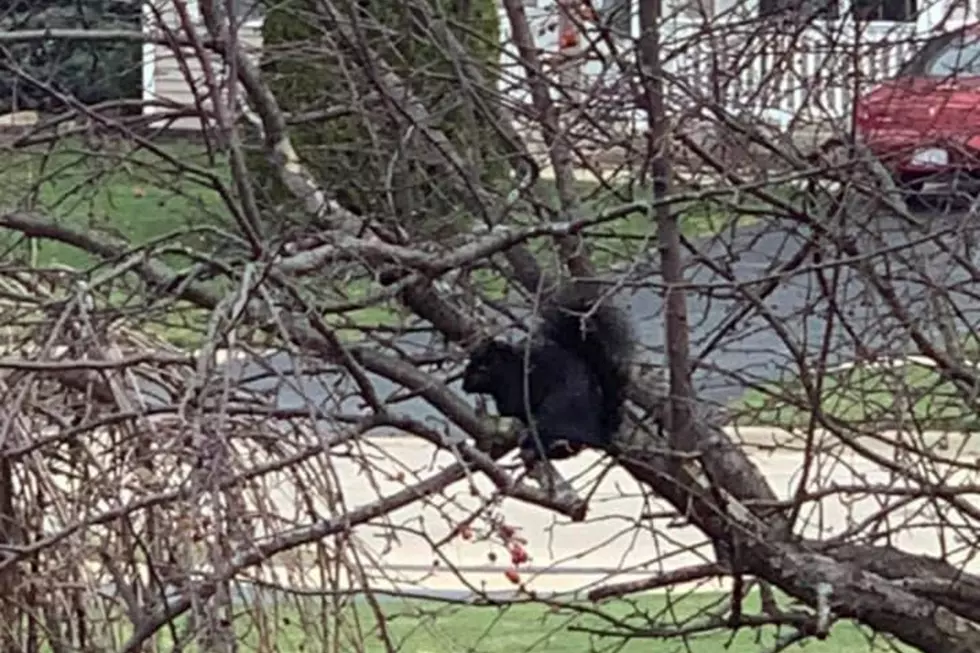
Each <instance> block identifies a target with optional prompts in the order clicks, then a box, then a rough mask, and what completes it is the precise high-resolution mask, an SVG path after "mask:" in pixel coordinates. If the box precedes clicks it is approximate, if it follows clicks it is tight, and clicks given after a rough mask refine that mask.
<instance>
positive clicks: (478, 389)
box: [463, 340, 520, 394]
mask: <svg viewBox="0 0 980 653" xmlns="http://www.w3.org/2000/svg"><path fill="white" fill-rule="evenodd" d="M515 362H517V363H519V362H520V361H519V359H518V358H517V356H516V355H515V351H514V346H513V345H511V344H509V343H506V342H500V341H498V340H484V341H483V342H481V343H480V344H478V345H477V346H476V347H474V348H473V349H472V350H471V351H470V360H469V362H468V363H467V364H466V369H464V370H463V391H464V392H470V393H481V394H491V393H492V392H493V391H494V389H496V388H498V387H499V386H500V383H501V382H506V380H505V379H506V376H507V374H508V372H509V371H510V367H511V366H512V364H514V363H515Z"/></svg>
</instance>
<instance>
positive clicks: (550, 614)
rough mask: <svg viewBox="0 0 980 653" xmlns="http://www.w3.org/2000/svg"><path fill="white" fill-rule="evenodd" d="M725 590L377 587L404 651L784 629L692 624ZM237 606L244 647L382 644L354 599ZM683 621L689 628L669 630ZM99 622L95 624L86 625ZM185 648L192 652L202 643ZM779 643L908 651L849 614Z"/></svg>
mask: <svg viewBox="0 0 980 653" xmlns="http://www.w3.org/2000/svg"><path fill="white" fill-rule="evenodd" d="M725 600H726V595H723V594H714V593H700V594H693V595H682V594H680V593H675V594H674V595H673V597H672V598H671V599H670V600H668V599H667V598H666V595H663V594H651V595H647V596H640V597H634V598H633V599H631V600H618V601H609V602H606V603H605V604H602V605H594V604H590V603H580V604H577V605H573V607H571V608H569V607H555V608H552V607H548V606H545V605H542V604H540V603H524V604H515V605H510V606H479V607H477V606H467V605H460V604H447V603H443V602H436V601H424V600H418V599H386V598H384V597H379V601H378V604H379V605H380V607H381V611H382V614H383V615H384V622H383V623H384V633H385V634H386V636H387V638H388V639H389V641H390V642H391V643H392V644H393V646H394V647H395V649H396V650H398V651H401V652H403V653H460V652H461V651H465V652H467V653H517V652H523V651H527V652H532V651H533V652H535V653H581V652H583V651H610V652H613V651H622V652H624V653H651V652H653V653H668V652H675V651H676V652H678V653H680V652H681V651H684V652H686V653H717V652H718V651H727V652H729V653H758V652H760V651H769V650H772V649H773V647H774V644H775V643H776V641H777V638H780V637H785V636H787V635H788V634H790V632H791V631H789V630H788V629H786V628H783V629H782V630H777V629H776V628H774V627H766V628H761V629H748V628H743V629H741V630H739V631H738V633H737V634H735V635H734V637H733V636H732V635H731V633H730V631H728V630H726V629H720V630H715V631H711V632H704V631H703V630H702V632H699V633H696V634H695V633H693V631H694V630H695V628H696V627H697V626H699V625H702V624H704V619H705V616H704V615H705V614H707V613H708V612H715V613H716V612H718V611H720V610H721V609H723V607H724V605H726V604H725ZM758 611H759V601H758V599H757V598H756V596H755V595H750V596H749V597H748V598H747V599H746V600H745V601H744V603H743V613H744V614H746V615H755V614H758ZM236 614H237V617H236V618H235V620H234V627H235V631H236V635H237V639H238V641H239V644H240V646H239V649H238V650H241V651H278V652H280V653H300V652H306V651H323V650H329V651H333V650H339V651H364V652H365V653H383V652H384V651H385V650H386V648H385V645H384V642H383V638H382V631H381V629H379V628H378V624H379V620H378V619H377V618H376V615H375V613H374V612H373V611H372V610H371V609H370V608H369V606H368V604H367V602H366V601H364V600H361V599H358V600H355V601H353V602H352V603H351V604H348V606H347V607H339V608H338V607H335V606H334V605H332V604H330V603H329V602H327V601H324V602H322V603H321V602H316V601H312V600H303V601H299V602H297V601H289V602H287V601H281V602H279V603H276V604H271V603H265V604H263V605H262V607H261V608H255V607H251V608H250V607H248V606H244V605H240V606H239V607H238V608H237V609H236ZM336 615H340V617H339V618H338V617H336ZM600 615H601V616H600ZM185 625H186V618H184V617H182V618H180V619H178V620H176V621H175V623H174V626H175V627H176V628H175V629H174V630H175V631H176V632H178V633H180V632H185V631H184V628H185ZM682 629H687V630H688V631H689V632H691V633H692V634H688V635H687V636H686V637H680V636H678V635H676V634H675V635H673V636H669V634H670V633H677V632H678V631H680V630H682ZM99 630H100V629H99V628H98V627H95V628H93V629H92V632H93V633H96V632H99ZM112 630H113V632H116V633H119V640H117V641H116V642H100V644H101V645H103V646H104V647H105V650H115V648H117V647H118V645H119V642H120V641H121V640H122V639H124V638H125V637H126V636H128V634H129V633H130V632H131V630H130V629H128V628H119V629H115V628H114V629H112ZM596 631H604V632H603V633H602V634H598V633H597V632H596ZM103 632H104V631H103ZM171 632H172V631H171V630H170V629H169V628H165V629H163V630H162V631H160V633H159V635H158V637H157V643H158V644H159V645H160V650H170V646H172V644H173V637H172V636H171ZM610 633H611V634H610ZM624 635H627V636H626V637H624ZM97 640H98V636H97V635H95V641H97ZM332 645H336V647H337V648H333V647H332ZM183 650H185V651H187V652H188V653H198V652H199V651H201V650H202V649H201V648H198V647H187V648H185V649H183ZM782 650H784V651H788V652H790V653H795V652H800V653H802V652H804V651H805V652H806V653H859V652H861V653H874V652H881V653H884V652H885V651H891V652H896V651H897V652H898V653H911V652H912V651H913V649H911V648H909V647H906V646H903V645H892V644H891V643H889V642H888V641H885V639H884V638H882V637H872V636H871V634H870V633H869V631H868V630H867V629H864V628H861V627H859V626H857V625H856V624H854V623H853V622H847V621H844V622H838V623H837V624H835V626H834V627H833V629H832V630H831V632H830V635H829V637H828V638H827V639H826V640H824V641H819V640H815V639H811V640H807V641H806V642H805V643H794V644H792V645H790V646H788V647H787V648H784V649H782Z"/></svg>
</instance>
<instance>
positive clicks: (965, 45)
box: [854, 25, 980, 190]
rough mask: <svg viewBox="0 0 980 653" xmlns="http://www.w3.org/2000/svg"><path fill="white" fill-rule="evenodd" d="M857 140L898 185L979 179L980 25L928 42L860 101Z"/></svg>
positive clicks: (959, 184)
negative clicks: (894, 74)
mask: <svg viewBox="0 0 980 653" xmlns="http://www.w3.org/2000/svg"><path fill="white" fill-rule="evenodd" d="M854 126H855V132H856V135H857V137H858V139H859V140H860V141H862V142H863V143H864V144H865V145H867V146H868V147H869V149H870V150H871V152H872V153H874V154H875V155H876V156H877V157H879V158H880V159H881V161H882V162H883V163H884V164H885V167H886V168H888V169H889V170H890V171H891V172H892V173H893V174H894V175H895V178H896V181H897V182H899V183H900V185H902V186H904V187H906V188H908V189H910V190H920V189H921V188H922V186H923V185H924V183H925V182H926V181H930V182H931V181H936V182H940V183H946V184H949V183H951V182H952V183H955V185H956V187H957V188H962V187H963V185H964V182H966V184H967V185H970V186H972V185H973V182H976V183H977V184H980V25H971V26H968V27H964V28H961V29H958V30H955V31H953V32H949V33H947V34H943V35H941V36H937V37H935V38H932V39H930V40H928V41H927V42H926V43H925V45H924V46H923V47H922V48H921V49H920V50H919V51H918V53H916V54H915V56H913V57H912V59H911V60H910V61H908V63H906V64H905V65H904V66H902V68H901V70H899V73H898V75H897V76H896V77H895V78H894V79H892V80H890V81H888V82H886V83H884V84H881V85H880V86H878V87H877V88H875V89H874V90H872V91H871V92H870V93H868V94H867V95H865V96H864V97H862V98H860V99H859V100H858V102H857V104H856V106H855V112H854Z"/></svg>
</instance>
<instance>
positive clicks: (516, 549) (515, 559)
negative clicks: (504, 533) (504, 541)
mask: <svg viewBox="0 0 980 653" xmlns="http://www.w3.org/2000/svg"><path fill="white" fill-rule="evenodd" d="M510 561H511V562H512V563H513V564H514V566H517V565H520V564H521V563H524V562H527V561H528V555H527V551H526V550H525V549H524V547H523V546H521V545H520V544H514V545H513V546H511V547H510Z"/></svg>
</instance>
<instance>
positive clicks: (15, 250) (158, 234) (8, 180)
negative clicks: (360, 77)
mask: <svg viewBox="0 0 980 653" xmlns="http://www.w3.org/2000/svg"><path fill="white" fill-rule="evenodd" d="M160 147H161V149H163V150H164V152H165V153H166V154H169V155H170V156H172V157H173V158H174V159H175V162H171V161H167V160H166V159H165V158H162V157H160V156H158V155H157V154H155V153H153V152H150V151H148V150H144V149H135V148H134V146H132V145H118V144H117V145H115V146H114V148H115V149H107V150H106V151H103V152H93V151H91V150H90V148H88V147H87V146H86V145H85V144H84V143H83V141H81V140H80V139H65V140H63V141H61V142H59V143H58V144H57V145H56V146H54V147H51V148H39V147H38V148H32V149H29V150H27V149H25V150H17V151H7V152H5V156H4V157H2V159H0V191H2V192H3V194H4V197H5V198H6V200H7V203H8V205H10V204H15V205H16V206H17V207H18V208H21V209H28V210H37V211H38V212H40V213H42V214H44V215H45V216H48V217H53V218H55V219H56V220H57V221H59V222H61V223H63V224H65V225H68V226H71V227H74V228H76V229H81V230H83V231H87V232H93V233H94V232H101V233H107V234H111V235H113V236H115V237H117V238H119V239H121V240H123V241H125V242H127V243H129V244H130V245H131V246H133V247H152V248H153V249H154V251H155V252H156V253H157V254H158V255H162V257H163V259H164V260H165V261H166V262H167V263H168V264H170V265H172V266H174V267H175V268H176V269H184V268H187V267H188V266H190V265H191V264H192V263H194V262H195V259H194V258H193V257H190V256H187V252H188V251H192V252H196V253H197V254H198V255H199V256H201V255H203V256H204V257H206V258H211V257H221V258H225V257H226V255H222V254H221V253H220V252H222V251H225V250H227V247H228V245H229V244H231V245H232V246H233V247H236V248H239V249H240V248H241V246H242V245H241V243H242V239H241V238H240V237H239V236H237V234H238V233H240V229H239V227H238V225H237V224H236V222H235V221H234V220H233V218H232V217H231V216H232V214H231V211H230V210H229V208H228V207H227V205H226V204H225V201H224V199H223V198H222V196H221V194H220V193H219V191H218V188H217V184H216V182H215V181H214V179H217V180H219V181H221V182H223V183H225V184H226V185H227V187H228V188H231V185H230V177H231V175H230V172H229V170H228V167H227V165H226V163H225V161H224V159H223V156H222V155H221V154H218V155H216V156H215V158H213V159H212V158H209V156H208V155H207V153H206V151H205V149H204V147H203V146H201V145H197V144H192V143H186V142H185V143H181V142H173V143H167V144H164V145H161V146H160ZM182 166H192V167H194V168H197V169H200V170H201V171H203V172H204V173H206V174H209V175H213V179H210V178H208V177H207V176H204V175H198V174H193V173H189V172H188V171H186V170H184V169H183V168H182ZM576 192H577V193H578V195H579V196H580V197H581V198H582V200H583V204H584V209H585V211H586V212H592V211H601V210H604V209H609V208H611V207H613V206H616V205H619V204H622V203H625V202H632V201H637V200H642V199H644V198H646V197H649V195H648V194H647V192H646V191H644V190H642V189H637V188H633V187H630V186H627V185H623V184H620V185H617V186H615V187H614V188H612V189H610V188H603V187H601V186H599V185H598V184H596V183H591V182H577V188H576ZM536 195H537V197H538V198H539V199H540V200H541V201H543V202H544V203H545V204H546V205H550V206H553V207H554V206H557V199H556V197H555V190H554V184H553V182H545V181H542V182H541V186H540V187H539V189H538V192H537V193H536ZM677 208H678V210H680V211H681V220H682V227H683V230H684V231H685V233H687V234H688V235H691V236H694V235H699V234H704V233H707V232H714V231H718V230H719V229H722V228H726V227H729V226H731V225H732V224H733V222H734V220H735V219H738V220H739V224H743V223H744V221H745V219H746V218H745V217H744V216H742V217H740V218H732V217H731V216H732V215H737V212H733V211H731V210H730V209H723V208H720V207H719V206H718V205H709V204H707V203H696V204H688V205H686V206H682V207H677ZM655 231H656V227H655V223H654V222H653V221H652V220H651V219H650V217H649V216H647V215H646V214H645V213H644V212H635V213H633V214H631V215H629V216H626V217H624V218H622V219H619V220H616V221H614V222H610V223H606V224H603V225H598V226H596V227H593V228H590V229H588V230H587V232H586V233H587V236H588V239H589V242H590V244H591V245H592V247H593V253H594V260H595V262H596V264H597V266H598V267H599V268H600V269H603V268H607V267H609V266H612V265H616V264H617V263H622V262H626V261H629V260H632V259H633V258H634V257H635V256H637V255H638V254H639V253H641V251H643V250H645V249H649V248H650V247H651V246H653V244H654V243H655V235H656V234H655ZM530 245H531V248H532V250H533V251H535V253H536V254H537V255H538V256H539V257H541V258H542V259H543V261H544V262H545V264H546V265H547V264H548V263H553V261H550V262H549V261H547V260H546V259H547V258H548V257H551V256H553V248H552V246H551V243H550V241H548V239H537V240H536V241H534V242H532V243H531V244H530ZM0 248H2V250H0V251H3V256H2V258H0V264H3V265H5V266H9V265H28V266H30V267H33V268H59V267H69V268H73V269H76V270H89V271H90V272H91V273H93V274H98V273H104V272H105V270H106V269H107V268H111V267H112V265H114V264H115V263H114V262H110V263H109V264H104V263H103V264H101V267H97V266H99V265H100V262H99V260H98V259H97V258H96V257H93V256H92V255H91V254H89V253H87V252H85V251H83V250H81V249H78V248H75V247H73V246H70V245H65V244H63V243H58V242H54V241H51V240H45V239H37V240H34V241H32V242H26V241H25V240H24V239H23V237H22V236H21V235H20V234H19V233H15V232H7V233H0ZM122 281H123V280H120V282H117V283H116V284H115V285H114V287H113V288H112V290H111V291H110V292H109V294H108V297H109V303H110V304H111V306H105V307H104V308H113V309H115V308H120V307H121V308H123V309H125V307H126V306H131V307H132V309H133V310H132V311H131V313H132V318H133V320H134V324H135V325H136V326H137V327H138V328H142V329H145V330H147V331H149V332H152V333H156V334H158V335H161V336H163V337H165V338H166V339H167V340H169V341H170V342H172V343H173V344H175V345H178V346H181V347H195V346H198V345H199V344H200V342H202V340H203V335H204V332H205V329H206V326H207V323H208V320H209V314H208V313H207V312H206V311H202V310H200V309H197V308H195V307H192V306H190V305H188V304H186V303H176V304H173V303H167V304H164V305H161V306H159V308H157V309H151V310H146V309H145V308H144V301H143V296H142V295H141V294H140V293H139V292H134V290H133V288H134V281H133V279H132V278H131V277H129V278H126V279H125V283H123V282H122ZM476 281H477V283H479V284H482V285H483V286H484V288H485V290H486V291H487V293H488V294H489V295H490V296H496V297H499V296H501V295H502V294H503V291H504V290H505V285H504V282H503V280H502V279H501V278H499V276H495V275H488V274H484V273H483V272H480V273H478V277H477V279H476ZM335 285H336V286H337V288H336V289H335V290H334V291H333V296H330V295H331V291H327V290H325V288H324V287H322V286H319V287H317V289H316V290H317V297H318V299H322V298H323V297H328V300H324V301H329V302H331V303H341V304H342V303H345V302H347V301H357V300H359V299H362V298H364V297H366V296H369V295H371V294H374V293H377V292H378V288H377V287H376V284H374V283H373V282H372V281H370V280H367V279H353V280H345V281H344V282H343V283H341V282H338V283H336V284H335ZM219 289H220V290H222V291H225V290H227V289H226V288H225V287H223V286H221V287H219ZM404 317H405V316H404V314H403V313H402V312H401V311H400V309H399V307H398V306H397V305H396V303H395V302H393V301H385V302H379V303H377V304H373V305H370V306H366V307H364V308H360V309H357V310H351V311H349V312H346V313H345V314H343V315H327V316H326V319H327V321H328V322H331V323H333V324H334V325H335V326H336V327H337V328H338V329H340V330H341V334H342V335H343V336H344V337H356V335H357V334H358V333H359V329H361V328H363V327H370V326H376V327H395V326H397V325H398V324H399V323H400V322H401V321H402V320H403V318H404Z"/></svg>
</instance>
